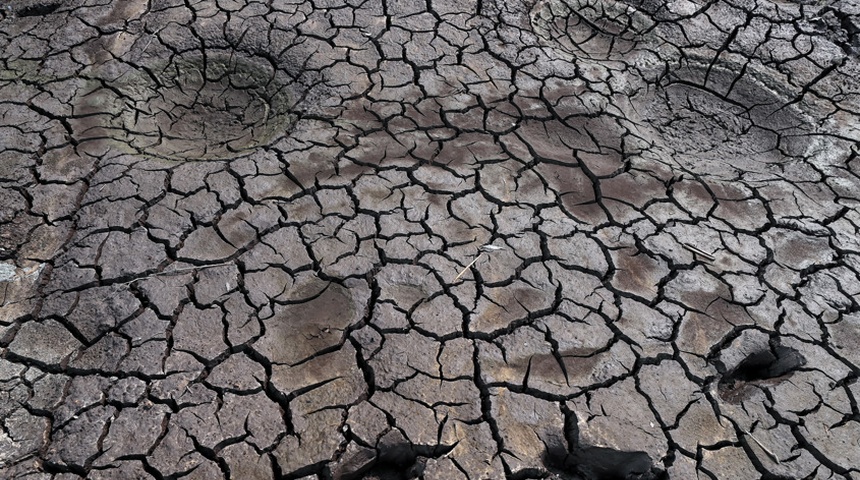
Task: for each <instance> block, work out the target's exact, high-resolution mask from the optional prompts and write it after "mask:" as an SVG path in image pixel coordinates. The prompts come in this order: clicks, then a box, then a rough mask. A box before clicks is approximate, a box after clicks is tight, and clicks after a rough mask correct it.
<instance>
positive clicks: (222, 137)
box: [85, 50, 298, 160]
mask: <svg viewBox="0 0 860 480" xmlns="http://www.w3.org/2000/svg"><path fill="white" fill-rule="evenodd" d="M148 63H149V65H140V66H138V67H137V68H132V67H130V68H129V70H128V71H126V72H124V73H122V74H121V75H120V76H119V77H118V78H116V79H115V80H114V81H111V82H108V83H107V84H108V86H109V88H104V89H100V90H99V91H98V93H97V94H96V95H94V96H91V97H90V98H88V100H87V102H88V105H87V107H89V108H92V109H94V110H96V111H101V112H107V113H109V115H108V116H101V118H102V119H103V121H102V122H101V125H99V127H101V128H96V129H94V130H90V131H89V133H88V134H86V135H85V139H86V138H87V137H88V138H98V137H101V136H102V135H106V136H108V137H110V138H113V139H115V140H119V141H122V142H123V143H125V144H127V145H128V146H130V147H132V148H133V149H134V150H136V151H138V152H140V153H144V154H146V155H151V156H155V157H161V158H167V159H172V160H221V159H230V158H235V157H237V156H240V155H242V154H245V153H248V152H249V151H252V150H254V149H256V148H258V147H261V146H264V145H268V144H269V143H271V142H272V141H274V140H275V139H277V138H278V137H279V136H282V135H284V134H285V133H286V132H287V130H288V129H289V126H290V125H291V124H292V122H293V121H294V120H295V116H294V115H292V114H291V109H292V107H293V106H294V105H295V100H296V98H297V97H298V95H297V91H296V88H295V86H294V83H293V81H292V79H291V78H289V76H288V75H286V74H284V73H283V72H281V71H279V70H277V69H276V68H274V67H273V66H272V64H271V63H270V62H269V61H268V60H266V59H264V58H262V57H250V56H244V55H241V54H236V53H233V52H230V51H228V50H216V51H203V52H202V53H196V52H195V53H188V54H184V55H181V56H179V57H177V58H174V59H172V60H171V61H169V62H164V61H163V60H157V61H151V62H148Z"/></svg>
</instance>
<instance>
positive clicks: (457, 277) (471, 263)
mask: <svg viewBox="0 0 860 480" xmlns="http://www.w3.org/2000/svg"><path fill="white" fill-rule="evenodd" d="M483 256H484V252H481V254H480V255H478V256H477V257H475V259H474V260H472V261H471V262H469V264H468V265H466V267H465V268H463V270H461V271H460V273H458V274H457V276H456V277H454V281H455V282H456V281H457V280H459V279H460V277H462V276H463V274H464V273H466V271H467V270H469V267H471V266H472V265H474V264H475V262H477V261H478V260H480V258H481V257H483Z"/></svg>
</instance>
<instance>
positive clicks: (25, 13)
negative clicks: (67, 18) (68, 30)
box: [15, 2, 60, 17]
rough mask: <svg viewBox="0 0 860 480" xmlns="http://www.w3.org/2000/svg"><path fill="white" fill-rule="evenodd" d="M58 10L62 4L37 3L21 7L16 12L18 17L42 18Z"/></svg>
mask: <svg viewBox="0 0 860 480" xmlns="http://www.w3.org/2000/svg"><path fill="white" fill-rule="evenodd" d="M58 8H60V2H45V3H37V4H34V5H26V6H24V7H21V8H20V9H18V11H16V12H15V15H16V16H18V17H41V16H43V15H49V14H51V13H54V12H55V11H56V10H57V9H58Z"/></svg>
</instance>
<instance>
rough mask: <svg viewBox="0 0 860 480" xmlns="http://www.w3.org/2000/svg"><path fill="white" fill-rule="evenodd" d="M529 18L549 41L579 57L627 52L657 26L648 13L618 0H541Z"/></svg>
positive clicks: (541, 36) (550, 43)
mask: <svg viewBox="0 0 860 480" xmlns="http://www.w3.org/2000/svg"><path fill="white" fill-rule="evenodd" d="M530 19H531V25H532V30H533V31H534V32H535V34H536V35H537V36H538V37H539V38H541V39H542V40H543V41H544V42H545V43H546V44H548V45H550V46H552V47H554V48H557V49H560V50H561V51H563V52H566V53H567V54H569V55H572V56H574V57H578V58H594V59H608V58H612V57H615V56H623V55H626V54H628V53H630V52H631V51H632V50H633V49H634V48H635V47H636V45H637V43H638V42H639V40H640V39H641V37H642V35H643V34H645V33H646V32H648V31H650V30H651V29H652V28H653V27H654V21H653V20H651V19H650V18H649V17H648V16H647V15H645V14H644V13H642V12H640V11H638V10H636V9H635V8H633V7H632V6H629V5H627V4H625V3H623V2H620V1H616V0H539V1H538V2H537V3H535V5H534V7H533V8H532V9H531V12H530Z"/></svg>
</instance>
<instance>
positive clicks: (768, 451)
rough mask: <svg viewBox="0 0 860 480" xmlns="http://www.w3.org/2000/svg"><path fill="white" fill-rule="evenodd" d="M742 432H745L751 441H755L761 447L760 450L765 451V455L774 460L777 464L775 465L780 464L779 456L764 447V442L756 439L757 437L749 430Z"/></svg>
mask: <svg viewBox="0 0 860 480" xmlns="http://www.w3.org/2000/svg"><path fill="white" fill-rule="evenodd" d="M744 433H746V434H747V436H748V437H750V438H752V439H753V441H754V442H755V443H756V444H757V445H758V446H759V447H761V449H762V450H764V453H766V454H767V456H768V457H770V459H771V460H773V461H774V462H776V464H777V465H780V463H781V462H780V461H779V457H777V456H776V455H775V454H774V453H773V452H771V451H770V450H769V449H768V448H767V447H765V446H764V444H762V443H761V442H759V441H758V439H757V438H755V437H754V436H753V434H752V433H751V432H744Z"/></svg>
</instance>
